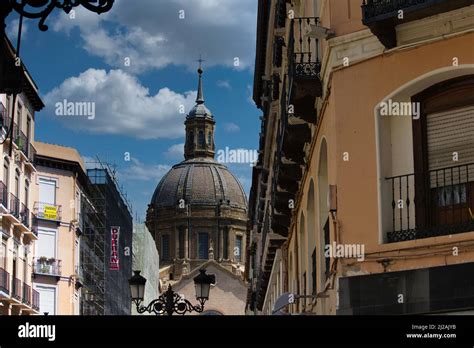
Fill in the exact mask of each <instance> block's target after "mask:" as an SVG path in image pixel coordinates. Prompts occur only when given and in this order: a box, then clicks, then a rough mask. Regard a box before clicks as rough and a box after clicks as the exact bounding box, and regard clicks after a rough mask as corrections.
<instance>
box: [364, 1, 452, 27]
mask: <svg viewBox="0 0 474 348" xmlns="http://www.w3.org/2000/svg"><path fill="white" fill-rule="evenodd" d="M443 1H444V2H448V0H441V1H440V0H435V1H433V0H364V1H363V2H362V14H363V20H364V23H368V22H370V21H374V20H377V19H378V17H379V16H382V17H384V18H386V17H394V16H396V15H397V14H398V12H399V11H400V9H405V10H406V9H410V8H413V9H420V8H423V7H427V6H430V5H432V4H435V3H439V2H443Z"/></svg>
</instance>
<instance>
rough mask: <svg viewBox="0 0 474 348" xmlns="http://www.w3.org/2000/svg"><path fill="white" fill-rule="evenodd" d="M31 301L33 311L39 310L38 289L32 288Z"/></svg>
mask: <svg viewBox="0 0 474 348" xmlns="http://www.w3.org/2000/svg"><path fill="white" fill-rule="evenodd" d="M32 294H33V295H32V297H31V299H32V301H31V302H32V303H31V307H32V308H33V309H34V310H35V311H39V309H40V294H39V292H38V291H36V290H33V293H32Z"/></svg>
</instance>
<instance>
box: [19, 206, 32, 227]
mask: <svg viewBox="0 0 474 348" xmlns="http://www.w3.org/2000/svg"><path fill="white" fill-rule="evenodd" d="M20 221H21V223H22V224H23V225H25V226H26V227H28V228H29V227H30V210H29V209H28V208H27V207H26V205H25V204H24V203H21V210H20Z"/></svg>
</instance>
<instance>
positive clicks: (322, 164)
mask: <svg viewBox="0 0 474 348" xmlns="http://www.w3.org/2000/svg"><path fill="white" fill-rule="evenodd" d="M327 151H328V150H327V143H326V140H325V139H323V141H322V143H321V150H320V152H319V171H318V197H319V200H318V201H319V244H320V246H319V250H320V257H319V259H320V260H321V265H323V264H324V265H325V268H324V269H321V277H320V279H321V282H320V285H321V286H324V282H325V281H326V278H327V275H328V273H329V264H330V260H331V258H329V257H328V258H325V256H324V250H325V247H326V245H327V244H329V243H330V242H331V241H330V240H329V207H328V191H329V184H328V154H327Z"/></svg>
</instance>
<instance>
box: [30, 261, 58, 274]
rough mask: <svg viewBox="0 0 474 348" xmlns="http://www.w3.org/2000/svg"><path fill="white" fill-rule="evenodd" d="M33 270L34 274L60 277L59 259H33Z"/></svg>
mask: <svg viewBox="0 0 474 348" xmlns="http://www.w3.org/2000/svg"><path fill="white" fill-rule="evenodd" d="M33 266H34V269H33V272H34V274H35V275H44V276H52V277H57V278H60V277H61V260H56V259H55V258H47V257H40V258H37V259H35V261H34V265H33Z"/></svg>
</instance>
